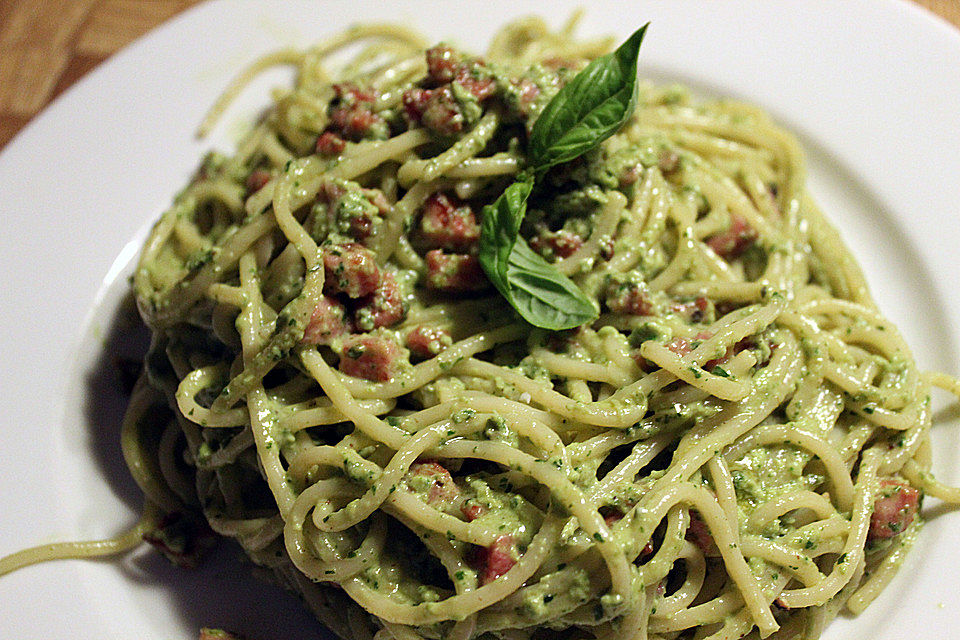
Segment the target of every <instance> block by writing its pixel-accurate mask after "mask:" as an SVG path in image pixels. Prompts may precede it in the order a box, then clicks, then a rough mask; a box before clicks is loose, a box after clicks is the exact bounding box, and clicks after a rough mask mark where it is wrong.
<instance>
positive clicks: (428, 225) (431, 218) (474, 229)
mask: <svg viewBox="0 0 960 640" xmlns="http://www.w3.org/2000/svg"><path fill="white" fill-rule="evenodd" d="M420 235H421V236H422V237H423V239H424V240H425V241H426V243H427V244H428V245H429V246H430V248H431V249H450V250H452V251H466V250H467V249H469V248H470V247H471V246H472V245H475V244H476V243H477V242H478V241H479V240H480V225H479V224H477V217H476V216H475V215H474V213H473V210H472V209H471V208H470V205H467V204H464V203H462V202H461V201H460V200H458V199H457V198H454V197H451V196H448V195H447V194H445V193H435V194H433V195H432V196H430V197H429V198H428V199H427V202H426V204H424V206H423V215H422V216H421V217H420Z"/></svg>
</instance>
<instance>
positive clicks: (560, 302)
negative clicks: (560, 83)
mask: <svg viewBox="0 0 960 640" xmlns="http://www.w3.org/2000/svg"><path fill="white" fill-rule="evenodd" d="M646 30H647V25H644V26H643V27H641V28H640V29H638V30H637V31H636V32H634V34H633V35H632V36H630V37H629V38H628V39H627V41H626V42H624V43H623V44H622V45H620V47H619V48H617V50H616V51H614V52H613V53H608V54H607V55H604V56H600V57H599V58H597V59H596V60H594V61H593V62H591V63H590V64H588V65H587V66H586V68H584V69H583V71H581V72H580V73H578V74H577V75H576V76H574V78H573V79H572V80H571V81H570V82H569V83H567V84H566V85H565V86H564V87H563V88H561V89H560V91H558V92H557V94H556V95H555V96H554V97H553V99H551V100H550V102H549V103H547V106H546V107H545V108H544V109H543V111H542V112H541V114H540V117H539V118H538V119H537V120H536V122H534V124H533V129H532V131H531V133H530V140H529V142H528V158H529V166H528V171H529V172H532V173H528V172H524V173H523V174H521V176H520V177H519V178H518V180H517V181H516V182H514V183H513V184H511V185H510V186H509V187H507V188H506V189H505V190H504V192H503V193H502V194H501V195H500V197H499V198H497V200H496V201H495V202H494V203H493V204H491V205H487V206H486V207H484V208H483V221H482V223H481V228H480V253H479V259H480V265H481V266H482V267H483V270H484V272H485V273H486V274H487V277H488V278H489V279H490V281H491V282H492V283H493V285H494V286H495V287H496V288H497V290H498V291H499V292H500V293H501V294H502V295H503V297H504V298H506V299H507V302H509V303H510V305H511V306H512V307H513V308H514V309H516V310H517V313H519V314H520V315H521V316H522V317H523V318H524V319H525V320H526V321H527V322H529V323H530V324H532V325H534V326H536V327H541V328H543V329H550V330H553V331H559V330H562V329H571V328H573V327H577V326H580V325H582V324H584V323H586V322H590V321H591V320H594V319H595V318H596V317H597V315H598V313H599V310H598V309H597V305H596V303H595V302H594V301H593V300H591V299H590V298H588V297H587V296H585V295H584V294H583V292H582V291H581V290H580V289H579V287H577V285H576V284H574V283H573V281H572V280H570V278H568V277H567V276H565V275H563V274H562V273H560V271H558V270H557V268H556V267H555V266H553V265H551V264H550V263H548V262H547V261H546V260H544V259H543V257H541V256H540V255H539V254H537V253H535V252H534V251H533V250H532V249H531V248H530V247H529V245H527V242H526V240H524V239H523V238H522V237H520V235H519V233H520V224H521V223H522V222H523V218H524V216H525V215H526V213H527V199H528V198H529V197H530V192H531V191H532V190H533V185H534V179H535V178H534V176H538V175H542V174H543V172H544V171H546V170H547V169H549V168H550V167H552V166H554V165H556V164H560V163H562V162H569V161H570V160H573V159H574V158H577V157H578V156H580V155H582V154H584V153H586V152H587V151H589V150H590V149H592V148H593V147H595V146H597V145H598V144H600V143H601V142H603V141H604V140H606V139H607V138H609V137H610V136H611V135H613V134H614V133H616V131H617V130H618V129H619V128H620V127H621V126H623V124H624V123H625V122H626V121H627V120H628V119H629V118H630V115H631V114H632V113H633V110H634V108H635V107H636V103H637V55H638V53H639V51H640V43H641V42H642V41H643V35H644V33H645V32H646Z"/></svg>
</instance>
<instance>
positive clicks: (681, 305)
mask: <svg viewBox="0 0 960 640" xmlns="http://www.w3.org/2000/svg"><path fill="white" fill-rule="evenodd" d="M670 309H671V310H672V311H675V312H676V313H681V314H683V315H685V316H687V319H688V320H690V322H700V321H702V320H703V316H704V314H705V313H706V312H707V311H708V310H709V309H710V301H709V300H707V299H706V298H704V297H703V296H699V297H697V298H696V299H694V300H691V301H690V302H674V303H673V304H671V305H670Z"/></svg>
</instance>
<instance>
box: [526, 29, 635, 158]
mask: <svg viewBox="0 0 960 640" xmlns="http://www.w3.org/2000/svg"><path fill="white" fill-rule="evenodd" d="M647 26H649V23H647V24H645V25H644V26H642V27H640V28H639V29H637V30H636V31H635V32H634V33H633V35H632V36H630V37H629V38H628V39H627V41H626V42H624V43H623V44H622V45H620V47H619V48H618V49H617V50H616V51H614V52H612V53H608V54H606V55H603V56H600V57H599V58H597V59H596V60H594V61H593V62H591V63H590V64H588V65H587V66H586V68H584V69H583V71H581V72H580V73H578V74H577V75H576V76H574V78H573V80H571V81H570V82H569V83H567V84H566V85H564V87H563V88H562V89H560V91H558V92H557V95H555V96H554V97H553V99H552V100H550V102H548V103H547V106H546V107H545V108H544V109H543V112H542V113H541V114H540V117H539V118H537V120H536V122H534V123H533V130H532V131H531V132H530V141H529V145H528V154H529V157H530V166H531V167H533V168H534V169H535V170H536V171H537V172H538V173H539V172H543V171H544V170H546V169H549V168H550V167H552V166H553V165H556V164H560V163H561V162H567V161H569V160H573V159H574V158H576V157H577V156H579V155H581V154H583V153H585V152H587V151H589V150H590V149H592V148H593V147H595V146H596V145H598V144H600V143H601V142H603V141H604V140H606V139H607V138H609V137H610V136H611V135H613V134H614V133H616V131H617V130H618V129H619V128H620V127H621V126H622V125H623V123H624V122H626V121H627V119H628V118H629V117H630V115H631V113H633V109H634V107H635V106H636V103H637V55H638V54H639V51H640V43H641V42H642V41H643V35H644V33H646V30H647Z"/></svg>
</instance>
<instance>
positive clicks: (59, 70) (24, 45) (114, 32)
mask: <svg viewBox="0 0 960 640" xmlns="http://www.w3.org/2000/svg"><path fill="white" fill-rule="evenodd" d="M914 1H915V2H916V3H917V4H919V5H922V6H924V7H926V8H927V9H929V10H930V11H933V12H934V13H936V14H938V15H939V16H941V17H942V18H944V19H945V20H947V21H949V22H951V23H953V24H954V25H955V26H957V27H958V28H960V0H914ZM197 2H199V0H0V148H2V147H3V145H5V144H6V143H7V141H9V140H10V139H11V138H12V137H13V136H14V135H15V134H16V132H17V131H19V130H20V129H21V128H22V127H23V126H24V125H25V124H26V123H27V122H29V121H30V118H32V117H33V116H34V115H36V114H37V113H38V112H39V111H40V110H41V109H42V108H43V107H44V106H45V105H46V104H47V103H48V102H50V100H52V99H53V98H55V97H56V96H57V95H58V94H59V93H61V92H62V91H63V90H64V89H66V88H67V87H69V86H70V85H71V84H73V83H74V82H76V81H77V80H78V79H80V78H81V77H82V76H83V75H84V74H85V73H87V72H88V71H90V70H91V69H93V68H94V67H96V66H97V65H98V64H100V63H101V62H103V61H104V60H106V59H107V58H109V57H110V56H111V55H112V54H113V53H114V52H116V51H117V50H118V49H120V48H121V47H123V46H124V45H126V44H128V43H130V42H131V41H133V40H135V39H136V38H137V37H139V36H141V35H143V34H144V33H146V32H147V31H149V30H150V29H152V28H153V27H155V26H157V25H159V24H160V23H162V22H164V21H165V20H168V19H170V18H171V17H173V16H174V15H176V14H177V13H179V12H181V11H183V10H184V9H186V8H187V7H190V6H192V5H194V4H197Z"/></svg>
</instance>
